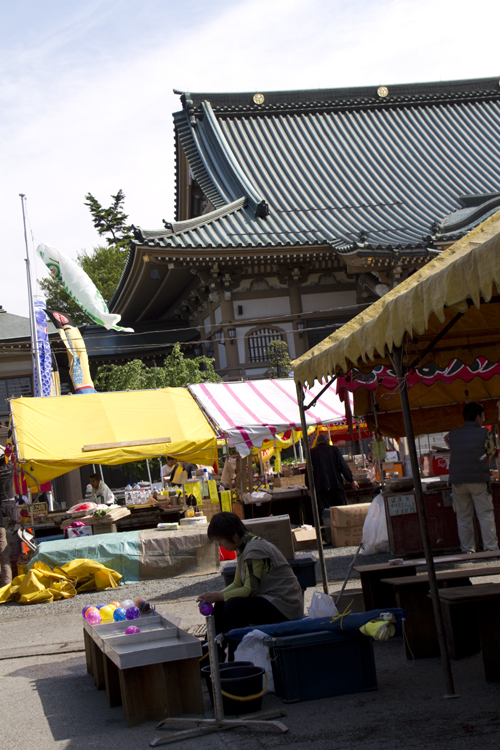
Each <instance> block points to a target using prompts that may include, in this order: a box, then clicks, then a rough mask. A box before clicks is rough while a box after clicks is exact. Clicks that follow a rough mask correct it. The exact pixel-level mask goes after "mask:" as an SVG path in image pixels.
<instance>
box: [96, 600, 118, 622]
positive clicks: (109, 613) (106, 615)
mask: <svg viewBox="0 0 500 750" xmlns="http://www.w3.org/2000/svg"><path fill="white" fill-rule="evenodd" d="M114 611H115V608H114V607H112V606H111V605H110V604H106V606H105V607H101V609H100V610H99V612H100V614H101V622H113V612H114Z"/></svg>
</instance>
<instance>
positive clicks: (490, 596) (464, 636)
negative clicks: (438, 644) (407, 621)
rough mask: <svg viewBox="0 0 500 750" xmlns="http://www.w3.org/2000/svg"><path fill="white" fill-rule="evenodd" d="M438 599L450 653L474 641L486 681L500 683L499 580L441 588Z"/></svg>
mask: <svg viewBox="0 0 500 750" xmlns="http://www.w3.org/2000/svg"><path fill="white" fill-rule="evenodd" d="M439 599H440V601H441V605H442V611H443V619H444V626H445V632H446V639H447V642H448V645H449V648H450V652H451V651H452V650H455V651H456V649H457V647H458V648H459V649H460V646H461V644H462V643H467V642H470V641H473V642H474V644H475V646H476V648H475V650H476V651H479V650H481V652H482V656H483V667H484V676H485V678H486V682H499V681H500V627H499V623H500V583H479V584H477V585H475V586H464V587H458V588H452V589H440V591H439ZM450 655H451V653H450ZM455 658H460V657H459V656H458V657H455Z"/></svg>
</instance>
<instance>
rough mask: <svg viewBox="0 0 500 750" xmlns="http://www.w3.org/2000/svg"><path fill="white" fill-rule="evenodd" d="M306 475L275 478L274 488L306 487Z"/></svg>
mask: <svg viewBox="0 0 500 750" xmlns="http://www.w3.org/2000/svg"><path fill="white" fill-rule="evenodd" d="M305 484H306V475H305V474H294V475H293V476H291V477H274V479H273V487H297V486H298V487H305Z"/></svg>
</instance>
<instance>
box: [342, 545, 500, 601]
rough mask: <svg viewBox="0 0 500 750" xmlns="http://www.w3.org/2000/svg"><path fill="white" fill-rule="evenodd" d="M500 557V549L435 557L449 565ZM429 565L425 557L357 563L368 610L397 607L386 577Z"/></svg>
mask: <svg viewBox="0 0 500 750" xmlns="http://www.w3.org/2000/svg"><path fill="white" fill-rule="evenodd" d="M496 558H500V550H495V551H492V552H488V551H487V552H474V553H473V554H471V555H469V554H467V555H466V554H458V555H446V556H444V557H435V558H433V559H434V565H448V564H450V563H453V562H464V561H465V562H474V561H475V560H494V559H496ZM425 565H427V562H426V560H425V559H423V558H419V559H415V560H404V561H403V562H402V563H399V564H397V565H391V563H378V564H376V565H356V566H355V567H354V570H355V571H356V572H357V573H359V577H360V579H361V588H362V589H363V598H364V601H365V609H366V611H367V612H368V611H369V610H371V609H378V608H379V607H395V606H397V605H396V597H395V594H394V590H393V589H391V587H390V586H386V585H385V584H384V583H382V580H383V579H384V578H386V577H389V576H390V577H391V578H396V577H400V576H409V575H415V574H416V572H417V568H419V567H423V566H425Z"/></svg>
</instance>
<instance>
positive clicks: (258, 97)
mask: <svg viewBox="0 0 500 750" xmlns="http://www.w3.org/2000/svg"><path fill="white" fill-rule="evenodd" d="M264 98H265V97H264V94H254V97H253V101H254V104H264Z"/></svg>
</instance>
